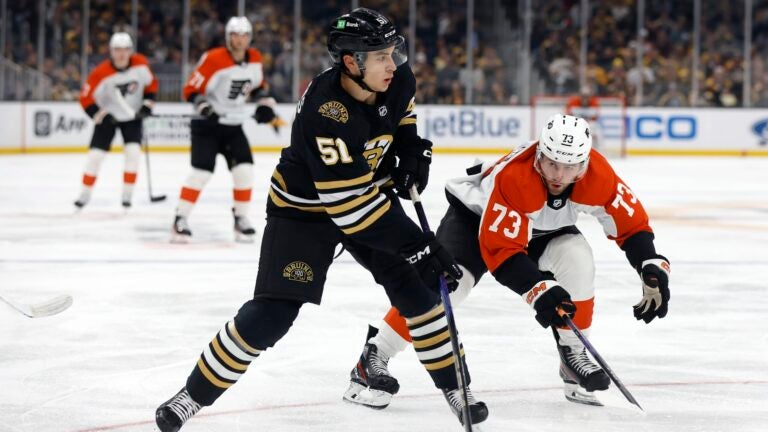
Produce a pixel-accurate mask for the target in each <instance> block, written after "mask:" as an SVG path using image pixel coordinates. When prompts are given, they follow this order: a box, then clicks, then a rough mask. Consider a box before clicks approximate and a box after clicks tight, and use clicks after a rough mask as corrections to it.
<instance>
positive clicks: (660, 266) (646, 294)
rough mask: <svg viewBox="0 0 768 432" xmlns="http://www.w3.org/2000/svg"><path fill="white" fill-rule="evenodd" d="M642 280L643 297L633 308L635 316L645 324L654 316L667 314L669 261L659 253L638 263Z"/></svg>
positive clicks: (660, 316) (662, 316)
mask: <svg viewBox="0 0 768 432" xmlns="http://www.w3.org/2000/svg"><path fill="white" fill-rule="evenodd" d="M638 271H639V272H640V278H641V279H642V280H643V298H642V299H640V302H639V303H638V304H636V305H635V306H634V307H633V309H634V314H635V318H637V319H638V320H643V321H645V323H646V324H648V323H650V322H651V321H653V319H654V318H656V317H659V318H664V317H665V316H667V304H668V303H669V273H670V271H671V270H670V267H669V261H668V260H667V259H666V258H664V257H663V256H661V255H656V256H655V257H653V258H651V259H647V260H645V261H643V263H642V264H640V268H639V269H638Z"/></svg>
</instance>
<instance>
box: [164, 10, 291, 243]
mask: <svg viewBox="0 0 768 432" xmlns="http://www.w3.org/2000/svg"><path fill="white" fill-rule="evenodd" d="M252 32H253V29H252V26H251V23H250V21H248V18H246V17H232V18H230V19H229V21H228V22H227V25H226V27H225V33H226V34H225V37H226V47H217V48H213V49H211V50H208V51H207V52H206V53H205V54H203V56H202V58H201V59H200V61H199V62H198V64H197V67H196V68H195V70H194V72H192V75H191V76H190V77H189V80H188V81H187V84H186V85H185V86H184V99H186V100H187V101H189V102H191V103H193V104H194V105H195V110H196V112H197V114H199V116H200V117H199V118H195V119H193V120H192V121H191V124H190V128H191V137H192V145H191V152H192V157H191V159H192V161H191V163H192V171H191V172H190V173H189V175H188V176H187V179H186V180H185V181H184V185H183V186H182V188H181V193H180V196H179V204H178V206H177V207H176V215H175V217H174V221H173V227H172V238H171V241H173V242H176V243H186V242H188V240H189V238H190V237H191V236H192V231H191V230H190V228H189V224H188V222H187V219H188V218H189V215H190V213H191V212H192V209H193V207H194V205H195V203H196V202H197V199H198V197H199V196H200V192H201V191H202V190H203V188H204V187H205V185H206V184H207V183H208V180H210V178H211V175H213V170H214V167H215V164H216V156H217V155H218V154H222V155H223V156H224V158H225V159H226V161H227V166H228V167H229V170H230V171H231V172H232V182H233V188H232V189H233V192H232V194H233V201H234V204H233V207H232V214H233V216H234V231H235V239H236V240H237V241H242V242H252V241H253V238H254V235H255V234H256V230H255V229H254V228H253V226H252V225H251V223H250V221H249V220H248V207H249V205H250V202H251V188H252V184H253V156H252V155H251V147H250V145H249V143H248V140H247V139H246V137H245V134H244V133H243V128H242V123H243V122H244V121H245V120H247V119H248V118H250V117H252V116H253V117H255V119H256V122H257V123H265V124H270V125H272V126H273V127H274V128H277V127H280V126H282V125H283V124H284V122H283V121H282V120H281V119H280V118H279V117H278V116H277V115H276V114H275V111H274V109H273V108H274V106H275V100H274V98H271V97H267V91H268V85H267V82H266V81H265V79H264V70H263V67H262V63H261V53H260V52H259V51H258V50H256V49H254V48H250V47H249V46H250V44H251V34H252ZM250 99H257V104H256V111H255V113H253V112H250V111H249V110H248V107H247V106H246V103H247V102H248V101H249V100H250Z"/></svg>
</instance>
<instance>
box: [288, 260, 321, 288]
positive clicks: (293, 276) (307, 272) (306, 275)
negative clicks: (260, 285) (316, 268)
mask: <svg viewBox="0 0 768 432" xmlns="http://www.w3.org/2000/svg"><path fill="white" fill-rule="evenodd" d="M283 277H284V278H286V279H288V280H290V281H294V282H304V283H308V282H312V281H313V280H315V274H314V272H313V271H312V267H310V266H309V265H308V264H307V263H305V262H303V261H294V262H292V263H290V264H288V265H287V266H285V268H284V269H283Z"/></svg>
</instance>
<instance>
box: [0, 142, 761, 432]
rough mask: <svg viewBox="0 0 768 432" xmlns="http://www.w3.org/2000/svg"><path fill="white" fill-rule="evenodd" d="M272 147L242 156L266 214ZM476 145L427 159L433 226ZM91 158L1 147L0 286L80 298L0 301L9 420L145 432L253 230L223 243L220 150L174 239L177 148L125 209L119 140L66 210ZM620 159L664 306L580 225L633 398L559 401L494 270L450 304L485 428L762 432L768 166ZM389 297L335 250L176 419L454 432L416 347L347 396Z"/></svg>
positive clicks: (214, 318) (620, 370)
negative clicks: (656, 256)
mask: <svg viewBox="0 0 768 432" xmlns="http://www.w3.org/2000/svg"><path fill="white" fill-rule="evenodd" d="M277 157H278V155H277V154H262V155H256V157H255V159H256V162H255V169H256V187H255V190H254V195H253V196H254V200H253V201H254V203H253V208H252V215H253V219H254V222H256V223H257V225H258V227H259V228H260V229H261V228H262V227H263V223H264V206H265V197H266V187H267V185H268V182H269V177H270V174H271V172H272V170H273V167H274V165H275V162H276V160H277ZM486 157H488V158H491V157H496V156H486ZM473 158H474V157H470V156H447V155H444V154H437V155H436V156H435V161H434V164H433V168H432V177H431V179H430V185H429V188H428V189H427V192H426V193H425V195H424V200H425V205H426V207H427V211H428V216H429V219H430V222H431V224H432V225H433V228H434V227H435V226H436V225H437V223H438V222H439V220H440V218H441V217H442V214H443V212H444V210H445V208H446V205H447V203H446V201H445V199H444V196H443V193H442V190H441V189H442V188H441V184H442V183H443V182H444V180H445V179H447V178H449V177H451V176H457V175H461V174H462V170H463V168H464V167H466V166H468V164H469V163H471V161H472V160H473ZM84 162H85V156H84V154H73V155H15V156H2V157H0V292H1V293H2V295H4V296H8V297H11V298H13V299H15V300H16V301H22V302H27V303H34V302H37V301H43V300H46V299H49V298H51V297H53V296H56V295H59V294H63V293H64V294H71V295H72V296H73V297H74V299H75V302H74V305H73V306H72V307H71V308H70V309H69V310H67V311H65V312H63V313H62V314H60V315H57V316H54V317H49V318H41V319H29V318H26V317H24V316H22V315H20V314H18V313H16V312H14V311H12V310H11V309H9V308H5V307H2V308H0V431H2V432H22V431H24V432H45V431H56V432H62V431H63V432H95V431H150V430H156V428H155V425H154V421H153V418H154V410H155V408H156V407H157V405H158V404H160V403H162V402H163V401H165V400H166V399H167V398H169V397H170V396H172V395H173V394H174V393H175V392H176V391H177V390H178V389H179V388H181V386H182V385H183V384H184V382H185V379H186V377H187V375H188V374H189V372H190V370H191V368H192V367H193V365H194V363H195V362H196V360H197V357H198V355H199V354H200V352H201V350H202V349H203V347H204V346H205V345H206V344H207V343H208V342H209V341H210V339H211V338H212V337H213V336H214V334H215V333H216V332H217V331H218V330H219V329H220V328H221V326H222V325H223V324H224V323H225V322H226V321H227V320H229V319H230V318H231V317H232V316H233V315H234V314H235V313H236V311H237V309H238V308H239V306H240V305H241V304H242V303H243V302H244V301H246V300H248V299H249V298H250V296H251V294H252V289H253V285H254V281H255V277H256V270H257V263H258V255H259V242H258V241H257V243H255V244H252V245H242V244H237V243H234V242H233V235H232V231H231V225H232V221H231V215H230V210H229V208H230V199H231V186H230V185H231V178H230V176H229V175H228V173H227V171H226V170H225V167H224V163H223V160H219V166H218V167H217V171H216V174H215V176H214V178H213V180H212V181H211V183H210V184H209V186H208V187H207V188H206V189H205V191H204V192H203V194H202V196H201V199H200V201H199V203H198V205H197V207H196V209H195V210H194V213H193V215H192V217H191V219H190V223H191V228H192V230H193V232H194V241H193V243H192V244H189V245H172V244H169V242H168V239H169V228H170V224H171V220H172V217H173V208H174V206H175V204H176V200H177V196H178V191H179V188H180V186H181V182H182V180H183V179H184V178H185V177H186V175H187V172H188V165H187V164H188V156H187V155H183V154H153V155H152V164H153V172H152V175H153V181H154V189H155V191H154V192H155V194H167V195H168V200H167V201H165V202H162V203H156V204H151V203H149V201H148V199H147V193H146V183H145V180H146V175H145V172H144V170H143V165H142V172H141V173H140V178H139V183H138V184H137V189H138V190H137V191H136V195H135V200H134V207H133V208H132V209H131V210H130V211H129V212H128V213H127V214H125V213H124V212H123V210H122V209H121V207H120V182H121V179H122V155H121V154H119V153H113V154H110V155H109V156H108V158H107V160H106V161H105V164H104V166H103V168H102V171H101V176H100V177H99V180H98V183H97V185H96V189H95V193H94V198H93V201H92V202H91V203H90V204H89V205H88V207H86V208H85V209H84V210H83V211H82V212H81V213H80V214H75V212H74V207H73V205H72V202H73V200H74V199H75V198H76V196H77V194H78V192H79V180H80V176H81V169H82V167H83V165H84ZM614 164H615V167H616V169H617V170H618V172H619V173H620V175H621V176H622V177H623V178H624V180H625V181H626V182H628V184H629V185H630V187H632V189H633V191H634V192H635V193H636V195H637V196H638V197H640V199H641V200H642V201H643V203H644V205H645V206H646V208H647V209H648V211H649V213H650V215H651V218H652V225H653V227H654V229H655V231H656V234H657V241H656V245H657V248H658V250H659V252H660V253H662V254H664V255H666V256H667V257H668V258H669V259H670V261H671V263H672V283H671V291H672V300H671V303H670V312H669V315H668V316H667V318H665V319H663V320H656V321H654V322H652V323H651V324H649V325H646V324H645V323H642V322H638V321H635V319H634V317H633V316H632V310H631V306H632V305H633V304H634V303H635V302H637V301H638V300H639V298H640V285H639V282H638V278H637V275H636V274H635V273H634V272H633V270H632V269H631V268H630V267H629V265H628V264H627V262H626V259H625V258H624V256H623V253H622V252H621V251H620V250H619V249H618V247H617V246H616V245H615V244H614V243H613V242H610V241H609V240H607V239H606V238H605V237H604V236H603V234H602V231H601V229H600V227H599V225H598V224H597V222H596V221H595V220H592V219H590V218H584V220H582V221H580V225H579V226H580V227H581V229H582V230H583V232H584V233H585V235H586V236H587V238H588V240H589V241H590V243H591V245H592V247H593V249H594V253H595V258H596V264H597V280H596V285H597V287H596V292H597V297H596V313H595V319H594V323H593V331H592V342H593V343H594V345H595V347H596V348H597V349H598V350H599V351H600V353H601V354H602V355H603V357H604V358H605V359H606V360H607V362H608V363H609V365H610V366H611V367H612V369H613V370H614V371H615V372H616V374H617V375H618V376H619V378H620V379H621V380H622V381H623V382H624V383H625V384H626V385H627V387H628V389H629V390H630V391H631V392H632V393H633V394H634V396H635V397H636V398H637V400H638V401H639V402H640V404H641V405H642V406H643V407H644V408H645V413H644V414H643V413H640V412H639V411H638V410H635V409H633V408H632V406H631V405H630V404H629V403H628V402H626V401H625V400H624V399H623V397H622V396H621V394H619V393H618V391H616V390H615V386H612V389H611V390H610V391H608V392H602V393H601V394H599V397H600V398H601V399H602V400H603V402H605V403H606V406H605V407H602V408H598V407H589V406H583V405H576V404H573V403H570V402H567V401H566V400H565V399H564V397H563V394H562V390H561V382H560V380H559V378H558V376H557V365H558V359H557V355H556V352H555V347H554V342H553V340H552V336H551V334H550V333H549V331H547V330H544V329H542V328H541V327H539V326H538V324H537V323H536V322H535V320H534V319H533V314H532V312H531V311H530V310H529V308H528V306H526V305H525V304H524V302H523V301H522V300H521V299H520V298H519V297H518V296H517V295H515V294H513V293H512V292H510V291H509V290H508V289H506V288H504V287H502V286H500V285H499V284H497V283H496V282H495V280H494V279H493V278H492V277H489V276H486V277H485V278H484V279H483V280H482V281H481V282H480V284H479V285H478V286H477V287H476V288H475V291H474V292H473V293H472V294H471V295H470V297H469V298H468V300H467V301H466V302H465V303H464V304H462V305H460V306H459V307H457V309H456V320H457V323H458V326H459V329H460V331H461V335H462V337H463V341H464V344H465V347H466V351H467V356H468V357H467V358H468V362H469V367H470V370H471V374H472V379H473V381H472V386H471V387H472V389H473V391H474V393H475V394H476V395H477V396H478V397H479V398H480V399H482V400H484V401H485V402H486V403H487V404H488V406H489V408H490V417H489V419H488V421H487V422H486V423H485V424H484V425H483V430H484V431H537V432H540V431H570V432H577V431H590V432H591V431H631V432H639V431H648V432H665V431H675V432H677V431H765V430H768V429H766V424H768V348H767V347H766V346H767V345H768V338H767V337H766V334H767V333H766V330H765V327H766V320H768V159H761V158H756V159H750V158H640V157H632V158H628V159H626V160H618V161H614ZM406 207H408V204H407V203H406ZM296 247H311V246H310V245H296ZM387 304H388V302H387V299H386V297H385V295H384V292H383V289H381V288H380V287H377V286H376V285H374V283H373V280H372V278H371V277H370V276H369V275H368V274H367V273H366V272H365V271H364V270H362V269H361V268H360V267H359V266H358V265H356V264H355V263H354V262H353V261H352V259H351V258H350V256H349V255H347V254H344V255H342V256H341V257H340V258H339V259H337V261H336V262H335V264H334V265H333V266H332V267H331V271H330V274H329V278H328V282H327V285H326V290H325V296H324V298H323V304H322V306H321V307H316V306H311V305H307V306H304V307H303V309H302V313H301V314H300V316H299V319H298V320H297V322H296V323H295V325H294V326H293V328H292V329H291V331H290V332H289V333H288V335H287V336H286V337H285V338H284V339H283V340H282V341H280V342H279V343H278V345H277V346H276V347H275V348H273V349H270V350H268V351H267V352H266V353H265V354H263V355H262V356H261V357H260V358H259V359H257V360H256V361H255V362H254V363H253V364H252V365H251V367H250V369H249V371H248V373H247V374H246V375H245V376H244V378H243V379H241V380H240V382H238V383H237V384H236V385H235V386H234V387H232V388H231V389H230V390H229V391H227V392H226V393H225V394H224V396H222V397H221V398H220V399H219V400H218V401H217V402H216V404H214V405H213V406H211V407H208V408H205V409H204V410H203V411H202V412H201V413H200V414H199V415H198V416H196V417H194V418H193V419H192V420H191V421H190V422H189V423H188V424H187V426H186V427H185V428H184V429H183V431H184V432H195V431H198V432H200V431H219V432H225V431H226V432H232V431H292V432H293V431H341V432H344V431H351V432H358V431H386V432H390V431H419V432H427V431H460V430H462V429H461V427H460V426H459V423H458V421H457V420H456V419H455V418H454V417H453V416H452V414H451V413H450V412H449V410H448V407H447V404H446V403H445V401H444V400H443V398H442V395H441V394H440V392H439V391H438V390H436V389H435V388H434V387H433V386H432V384H431V382H430V380H429V378H428V376H427V374H426V373H425V372H424V370H423V369H422V367H421V366H420V364H419V363H418V361H417V360H416V356H415V354H414V353H413V352H412V351H411V350H408V351H406V352H405V353H403V354H402V355H401V356H399V357H398V358H396V359H394V360H393V361H392V363H391V369H392V372H393V373H394V375H395V376H397V377H398V378H399V380H400V382H401V392H400V394H398V395H397V396H396V397H395V399H394V401H393V403H392V405H391V406H390V407H389V408H388V409H386V410H383V411H373V410H369V409H365V408H361V407H357V406H352V405H349V404H347V403H344V402H342V400H341V395H342V393H343V392H344V390H345V389H346V386H347V380H348V373H349V370H350V369H351V368H352V366H353V365H354V363H355V361H356V359H357V356H358V355H359V354H360V350H361V348H362V346H363V339H364V336H365V332H366V325H367V323H369V322H371V323H374V324H375V323H377V322H378V321H379V319H380V318H381V316H382V315H383V313H384V312H385V311H386V310H387Z"/></svg>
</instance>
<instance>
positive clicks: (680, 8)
mask: <svg viewBox="0 0 768 432" xmlns="http://www.w3.org/2000/svg"><path fill="white" fill-rule="evenodd" d="M579 3H580V2H579V1H577V0H570V1H568V0H566V1H561V0H546V1H544V2H541V3H540V4H538V5H537V8H536V16H535V20H534V25H533V35H532V38H531V40H532V41H533V43H532V47H531V48H532V53H533V57H534V59H535V67H536V69H537V70H538V71H539V72H540V73H541V75H542V76H545V77H546V83H547V88H548V89H550V93H553V94H561V93H577V92H580V91H581V89H580V86H579V83H578V76H577V71H578V63H579V57H578V56H579V49H580V43H581V42H580V28H581V27H580V10H579ZM592 3H593V7H592V8H591V11H590V14H589V24H588V26H587V37H588V40H589V44H588V51H587V52H588V54H587V74H586V75H587V87H588V90H589V91H590V92H592V93H596V94H600V95H615V96H624V97H626V98H627V100H628V101H630V102H633V103H634V101H635V100H636V99H635V98H636V90H637V88H638V87H639V86H638V85H637V84H638V83H639V82H640V81H642V89H643V91H642V105H652V106H672V107H675V106H688V105H689V104H690V103H691V97H690V96H691V92H692V91H693V89H692V82H693V79H692V78H693V74H694V71H693V69H692V68H693V52H694V43H693V41H694V26H693V22H694V21H693V20H694V15H693V14H694V12H693V3H694V2H693V0H681V1H675V2H669V1H660V0H646V2H645V15H644V17H645V22H644V28H645V32H644V34H643V39H642V47H643V53H644V55H643V61H642V64H641V65H640V66H639V67H638V65H637V51H636V47H637V46H638V38H637V15H636V13H635V12H636V5H635V1H634V0H616V1H612V2H594V1H593V2H592ZM600 3H602V4H600ZM701 3H702V6H701V29H702V30H701V39H700V40H701V43H700V59H699V68H698V72H697V73H698V78H699V81H698V82H699V89H698V94H697V102H696V104H697V106H715V107H739V106H742V105H743V100H742V99H743V94H744V93H743V88H744V85H745V83H744V14H745V12H744V3H743V2H733V1H730V0H704V1H702V2H701ZM752 22H753V28H752V34H751V38H752V39H751V40H752V53H751V61H752V85H751V86H750V96H749V97H750V100H751V104H752V106H757V107H768V64H767V63H766V55H765V54H766V49H767V48H768V45H766V42H768V2H766V1H760V0H758V1H755V2H754V8H753V21H752Z"/></svg>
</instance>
